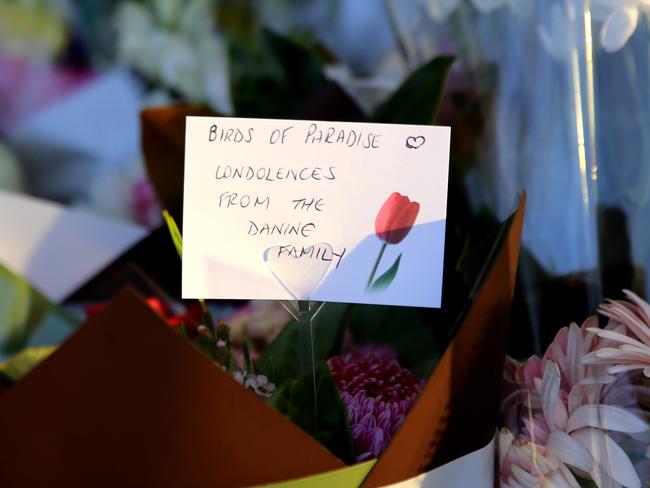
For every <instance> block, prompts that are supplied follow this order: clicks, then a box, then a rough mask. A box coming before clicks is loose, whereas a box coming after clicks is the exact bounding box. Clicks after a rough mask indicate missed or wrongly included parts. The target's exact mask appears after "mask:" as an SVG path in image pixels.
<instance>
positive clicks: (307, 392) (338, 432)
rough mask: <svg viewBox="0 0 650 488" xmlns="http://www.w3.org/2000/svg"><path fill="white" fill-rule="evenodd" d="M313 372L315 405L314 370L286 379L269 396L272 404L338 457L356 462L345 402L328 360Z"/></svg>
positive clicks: (345, 460)
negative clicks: (340, 394)
mask: <svg viewBox="0 0 650 488" xmlns="http://www.w3.org/2000/svg"><path fill="white" fill-rule="evenodd" d="M314 374H315V376H316V398H315V400H316V405H314V377H313V376H312V373H311V371H310V372H307V373H305V374H303V375H302V376H300V377H298V378H295V379H292V380H289V381H287V382H285V383H284V384H283V385H282V386H280V388H278V390H277V391H276V392H275V394H274V395H273V396H272V397H271V398H270V399H269V404H270V405H271V406H272V407H274V408H275V409H276V410H278V411H279V412H281V413H282V414H284V415H285V416H286V417H287V418H289V420H291V421H292V422H293V423H294V424H296V425H297V426H298V427H300V428H301V429H303V430H304V431H305V432H308V433H309V434H311V435H312V436H313V437H314V438H315V439H316V440H318V441H319V442H320V443H321V444H322V445H323V446H325V447H326V448H327V449H329V450H330V451H331V452H332V453H333V454H334V455H335V456H337V457H338V458H339V459H341V460H342V461H344V462H346V463H353V462H354V452H353V441H352V433H351V432H350V428H349V427H348V416H347V411H346V408H345V404H344V403H343V400H341V397H340V396H339V392H338V389H337V387H336V383H335V382H334V378H332V375H331V374H330V370H329V367H328V366H327V364H326V363H320V364H319V365H318V366H316V369H315V371H314ZM315 407H316V408H315Z"/></svg>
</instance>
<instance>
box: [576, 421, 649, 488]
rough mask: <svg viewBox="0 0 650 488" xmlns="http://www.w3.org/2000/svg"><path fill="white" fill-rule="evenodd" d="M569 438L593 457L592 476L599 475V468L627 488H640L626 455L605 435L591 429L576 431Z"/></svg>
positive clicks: (639, 482)
mask: <svg viewBox="0 0 650 488" xmlns="http://www.w3.org/2000/svg"><path fill="white" fill-rule="evenodd" d="M571 437H573V438H574V439H576V440H577V441H578V442H579V443H580V444H582V445H583V446H584V447H585V448H586V449H587V450H588V451H589V452H590V453H591V456H592V457H593V460H594V463H595V465H594V469H593V470H592V472H591V473H592V475H596V476H598V477H601V476H600V475H599V471H600V469H599V468H603V470H604V473H605V474H606V475H607V476H609V477H611V478H612V479H613V480H615V481H617V482H619V483H621V484H622V485H624V486H626V487H628V488H640V487H641V480H640V479H639V476H638V475H637V473H636V471H635V470H634V466H633V465H632V462H631V461H630V458H629V457H627V454H625V452H624V451H623V449H621V448H620V446H619V445H618V444H616V442H614V441H613V440H612V438H611V437H609V436H608V435H607V434H606V433H604V432H603V431H601V430H598V429H593V428H590V427H588V428H585V429H580V430H576V431H575V432H573V433H572V434H571Z"/></svg>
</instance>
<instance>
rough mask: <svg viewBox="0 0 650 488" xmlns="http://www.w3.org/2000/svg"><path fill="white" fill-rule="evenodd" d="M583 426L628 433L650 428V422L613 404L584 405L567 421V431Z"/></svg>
mask: <svg viewBox="0 0 650 488" xmlns="http://www.w3.org/2000/svg"><path fill="white" fill-rule="evenodd" d="M583 427H596V428H599V429H605V430H614V431H616V432H626V433H628V434H631V433H637V432H645V431H646V430H648V424H646V423H645V422H644V421H643V420H641V419H640V418H639V417H637V416H636V415H634V414H633V413H631V412H628V411H627V410H625V409H624V408H621V407H615V406H613V405H583V406H582V407H580V408H578V409H576V411H575V412H573V413H572V414H571V416H570V417H569V420H568V421H567V424H566V431H567V432H572V431H574V430H578V429H581V428H583Z"/></svg>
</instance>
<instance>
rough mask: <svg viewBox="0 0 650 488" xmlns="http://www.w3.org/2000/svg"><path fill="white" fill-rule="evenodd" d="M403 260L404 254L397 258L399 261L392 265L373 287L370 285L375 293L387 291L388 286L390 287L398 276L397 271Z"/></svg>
mask: <svg viewBox="0 0 650 488" xmlns="http://www.w3.org/2000/svg"><path fill="white" fill-rule="evenodd" d="M401 260H402V253H400V254H399V256H397V259H396V260H395V262H394V263H393V264H392V266H391V267H390V268H388V269H387V270H386V272H385V273H384V274H382V275H381V276H380V277H379V278H377V279H376V280H375V281H374V283H373V284H372V285H370V289H371V290H374V291H380V290H384V289H386V288H387V287H388V285H390V284H391V283H392V282H393V280H394V279H395V276H396V275H397V270H398V269H399V263H400V261H401Z"/></svg>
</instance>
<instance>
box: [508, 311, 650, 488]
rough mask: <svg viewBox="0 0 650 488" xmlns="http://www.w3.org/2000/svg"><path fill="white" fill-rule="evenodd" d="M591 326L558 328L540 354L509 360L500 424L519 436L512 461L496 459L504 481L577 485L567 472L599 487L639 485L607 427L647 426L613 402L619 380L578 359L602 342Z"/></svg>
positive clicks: (627, 430) (631, 429)
mask: <svg viewBox="0 0 650 488" xmlns="http://www.w3.org/2000/svg"><path fill="white" fill-rule="evenodd" d="M591 325H595V318H590V319H588V320H587V321H586V322H585V323H584V324H583V325H582V327H578V326H577V325H576V324H572V325H571V326H570V327H568V328H564V329H562V330H560V331H559V332H558V334H557V336H556V337H555V339H554V341H553V343H552V344H551V345H550V347H549V348H548V350H547V352H546V354H545V355H544V357H543V358H538V357H536V356H533V357H532V358H531V359H529V360H528V361H527V362H526V363H524V364H523V365H520V366H516V365H515V364H513V362H512V361H511V362H510V363H509V365H508V367H507V368H506V379H507V381H509V383H510V384H511V385H516V386H514V387H511V388H510V392H509V394H508V396H507V397H506V399H505V401H504V405H503V407H504V416H505V422H506V425H507V426H508V427H509V429H510V430H509V432H510V431H512V432H514V433H516V434H517V435H518V437H517V440H516V442H515V444H514V445H515V447H512V449H514V453H515V454H516V455H514V454H513V457H512V458H511V460H512V459H515V460H517V462H516V463H515V462H511V463H510V464H508V465H503V463H502V470H505V471H502V474H501V479H502V486H531V487H532V486H545V485H544V484H543V483H541V481H542V480H543V481H545V482H551V480H554V479H555V481H553V482H552V485H551V486H577V484H576V483H577V482H576V480H575V477H573V475H571V471H573V472H575V473H577V474H579V475H580V476H582V477H585V478H591V479H592V480H593V481H595V482H596V485H597V486H599V487H603V486H619V485H617V484H616V483H618V484H620V485H622V486H626V487H640V486H641V481H640V479H639V476H638V475H637V473H636V471H635V469H634V466H633V465H632V463H631V461H630V459H629V457H628V456H627V454H626V453H625V452H624V451H623V449H622V448H621V447H620V445H619V444H618V443H617V441H616V440H615V438H614V437H612V436H611V435H610V433H611V432H620V433H623V434H629V435H637V434H640V433H643V432H646V431H647V430H648V425H647V424H646V423H645V422H644V421H643V420H642V419H641V418H639V417H638V416H637V415H635V414H634V413H632V412H631V411H630V410H629V409H627V408H625V407H624V405H621V404H617V402H623V401H624V399H625V398H626V396H625V395H620V392H621V391H622V386H623V385H621V384H620V382H618V383H617V382H615V381H614V378H612V377H611V376H607V375H606V374H604V371H603V368H602V367H601V366H599V365H587V364H583V363H582V362H581V359H582V357H583V356H585V354H587V353H588V352H590V351H593V350H595V349H596V348H598V347H600V346H601V345H602V343H603V339H599V338H598V336H597V335H596V334H595V333H594V332H593V327H591ZM625 403H629V402H627V401H625ZM513 439H514V436H513ZM617 439H618V437H617ZM513 442H514V441H513ZM557 462H559V463H560V465H557ZM562 465H564V468H563V467H562ZM513 466H514V467H513ZM567 467H569V468H570V469H571V471H569V470H568V469H565V468H567ZM567 473H568V474H569V475H571V477H570V478H569V477H568V475H567ZM517 483H518V484H517Z"/></svg>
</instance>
